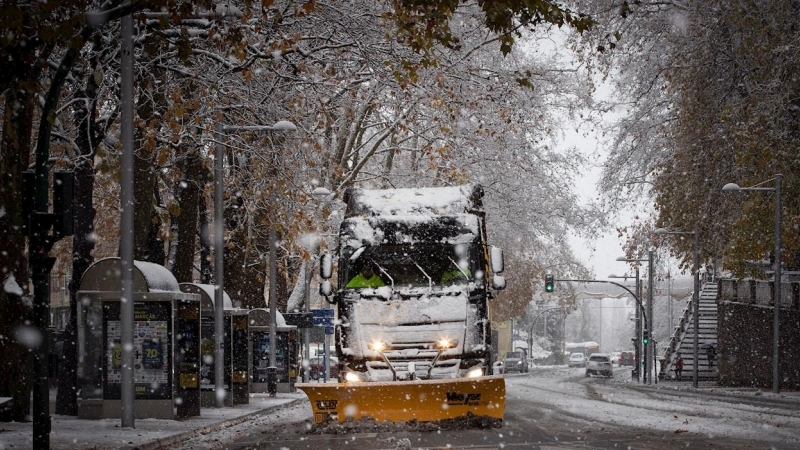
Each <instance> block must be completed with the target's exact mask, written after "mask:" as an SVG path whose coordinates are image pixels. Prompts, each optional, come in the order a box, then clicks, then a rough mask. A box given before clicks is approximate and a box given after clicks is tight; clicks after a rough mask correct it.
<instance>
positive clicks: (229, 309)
mask: <svg viewBox="0 0 800 450" xmlns="http://www.w3.org/2000/svg"><path fill="white" fill-rule="evenodd" d="M180 288H181V290H182V291H184V292H190V293H193V294H197V295H199V296H200V315H201V319H200V354H201V356H200V358H201V364H200V391H201V394H200V395H201V399H200V404H201V406H203V407H212V406H216V402H217V400H216V395H215V394H214V391H215V389H214V374H215V366H214V365H215V364H216V361H214V345H215V342H216V336H215V330H216V326H215V312H214V300H215V298H216V297H215V289H216V286H215V285H213V284H199V283H181V285H180ZM222 301H223V303H222V311H223V316H222V320H223V324H222V328H223V333H224V337H223V342H222V346H223V349H224V355H225V356H224V358H225V360H224V361H223V364H224V369H223V375H222V379H223V383H224V387H225V401H224V404H225V406H234V405H242V404H247V403H249V402H250V390H249V384H248V379H249V373H250V372H249V367H248V362H249V360H250V354H249V345H248V342H247V339H248V320H247V316H248V310H246V309H242V308H234V307H233V302H231V298H230V297H229V296H228V293H227V292H224V291H223V292H222Z"/></svg>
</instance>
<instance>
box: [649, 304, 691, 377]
mask: <svg viewBox="0 0 800 450" xmlns="http://www.w3.org/2000/svg"><path fill="white" fill-rule="evenodd" d="M693 294H694V293H693ZM698 297H699V296H698ZM691 299H694V295H692V296H691ZM693 301H694V300H689V301H688V302H687V303H686V307H685V308H684V309H683V314H682V315H681V318H680V321H678V325H677V326H676V327H675V330H674V331H673V332H672V336H671V337H670V338H669V345H668V346H667V347H666V348H665V349H664V362H663V363H662V364H661V367H660V369H659V373H658V378H659V379H660V380H663V379H664V378H666V376H667V374H668V373H669V371H670V370H671V369H672V364H673V362H674V361H673V360H672V359H673V355H674V354H675V349H676V346H677V345H680V342H681V340H682V337H683V335H684V334H685V333H686V325H687V324H688V323H689V317H691V314H692V302H693Z"/></svg>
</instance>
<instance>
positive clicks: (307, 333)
mask: <svg viewBox="0 0 800 450" xmlns="http://www.w3.org/2000/svg"><path fill="white" fill-rule="evenodd" d="M311 195H313V196H314V198H316V199H317V200H318V201H320V202H324V201H325V200H326V199H327V198H328V197H330V196H331V191H330V190H328V189H327V188H324V187H316V188H314V190H313V191H312V192H311ZM317 232H319V230H317ZM314 241H315V242H313V243H312V244H311V245H310V249H311V253H312V257H311V258H312V259H311V261H310V264H311V265H312V267H313V265H314V263H313V261H314V260H313V254H314V253H316V252H317V251H318V249H319V241H318V239H314ZM311 274H313V270H306V286H305V291H304V294H303V304H304V308H303V309H304V310H305V312H306V313H310V312H311V305H310V304H309V302H310V298H311V297H310V291H311V278H312V277H311ZM326 337H327V336H326ZM303 345H304V346H305V359H306V361H310V360H311V329H310V328H305V329H304V330H303ZM323 360H324V361H325V363H326V364H325V367H324V368H323V370H324V373H325V377H324V379H325V381H328V374H329V373H330V372H329V367H328V361H329V360H330V357H329V355H328V353H327V351H326V353H325V357H324V359H323ZM310 371H311V366H310V365H309V366H308V367H306V368H305V369H304V370H303V383H308V380H309V376H310V374H309V372H310Z"/></svg>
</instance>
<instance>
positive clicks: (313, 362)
mask: <svg viewBox="0 0 800 450" xmlns="http://www.w3.org/2000/svg"><path fill="white" fill-rule="evenodd" d="M308 368H309V369H310V372H311V379H312V380H320V379H324V378H325V365H324V361H323V359H322V357H321V356H315V357H313V358H311V359H309V360H308ZM329 370H330V372H329V373H328V378H329V379H331V380H335V379H337V378H339V361H338V360H337V359H336V358H334V357H331V360H330V363H329Z"/></svg>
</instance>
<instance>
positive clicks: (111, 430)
mask: <svg viewBox="0 0 800 450" xmlns="http://www.w3.org/2000/svg"><path fill="white" fill-rule="evenodd" d="M306 401H308V400H307V397H306V395H305V394H303V393H302V392H300V391H298V392H295V393H279V394H278V395H277V397H272V398H270V397H269V396H268V395H267V394H251V395H250V404H248V405H237V406H235V407H232V408H202V409H201V412H200V414H201V415H200V417H192V418H189V419H185V420H163V419H137V420H136V421H135V425H136V428H120V425H121V423H120V420H119V419H102V420H85V419H78V418H77V417H74V416H61V415H51V420H52V432H51V433H50V448H51V449H54V450H56V449H84V448H88V449H106V448H108V449H118V448H129V449H134V448H135V449H140V450H145V449H159V448H169V447H171V446H173V445H174V444H176V443H178V442H182V441H184V440H186V439H189V438H191V437H193V436H198V435H201V434H206V433H209V432H212V431H216V430H219V429H222V428H226V427H230V426H233V425H236V424H238V423H242V422H245V421H247V420H250V419H253V418H255V417H258V416H260V415H264V414H271V413H274V412H275V411H277V410H279V409H281V408H285V407H288V406H290V405H294V404H296V403H298V402H306ZM32 430H33V424H32V423H30V422H26V423H19V422H10V423H9V422H3V423H0V450H5V449H28V448H31V447H32V446H33V435H32Z"/></svg>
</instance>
